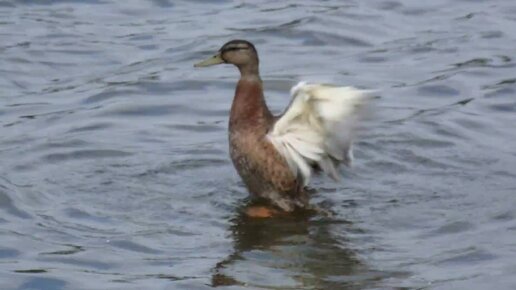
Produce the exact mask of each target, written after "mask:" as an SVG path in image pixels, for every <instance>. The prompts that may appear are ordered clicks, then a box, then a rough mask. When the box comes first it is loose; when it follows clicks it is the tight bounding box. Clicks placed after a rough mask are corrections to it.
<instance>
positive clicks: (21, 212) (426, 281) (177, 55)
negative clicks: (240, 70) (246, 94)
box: [0, 0, 516, 289]
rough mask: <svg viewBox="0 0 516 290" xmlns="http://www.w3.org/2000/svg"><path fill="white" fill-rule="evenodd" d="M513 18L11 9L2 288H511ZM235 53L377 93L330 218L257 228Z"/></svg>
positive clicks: (357, 11)
mask: <svg viewBox="0 0 516 290" xmlns="http://www.w3.org/2000/svg"><path fill="white" fill-rule="evenodd" d="M513 2H514V1H510V0H505V1H504V0H496V1H494V0H491V1H487V0H486V1H481V0H477V1H472V0H470V1H466V0H463V1H453V0H438V1H408V0H407V1H336V0H335V1H315V0H313V1H309V0H306V1H259V4H258V1H207V0H206V1H202V0H197V1H167V0H154V1H143V0H142V1H127V3H126V2H124V4H122V3H121V2H120V1H113V0H98V1H96V0H84V1H81V0H75V1H72V0H69V1H66V0H61V1H57V0H56V1H52V0H46V1H35V0H25V1H5V0H4V1H0V40H1V41H0V135H1V136H2V137H1V139H0V160H1V163H0V225H1V226H0V240H1V241H2V242H1V243H0V289H210V288H212V287H221V288H223V289H224V288H227V289H515V288H516V278H515V277H516V275H515V273H516V262H515V261H516V196H515V192H516V149H515V148H516V130H515V125H514V124H515V123H516V98H515V95H516V60H515V59H514V57H515V54H514V53H515V47H516V29H515V27H516V16H515V15H516V4H514V3H513ZM234 38H244V39H248V40H251V41H253V42H254V43H255V44H256V46H257V48H258V50H259V53H260V56H261V61H262V62H261V70H262V77H263V79H264V83H265V87H266V94H267V97H268V103H269V105H270V106H271V108H272V109H273V111H274V112H281V111H282V110H283V108H284V107H285V106H286V104H287V103H288V101H289V97H288V93H287V92H288V90H289V88H290V86H292V85H293V84H295V83H296V82H297V81H299V80H307V81H323V82H331V83H336V84H342V85H346V84H352V85H355V86H359V87H363V88H370V89H378V90H379V92H380V93H379V95H380V96H381V98H380V99H378V100H377V101H376V102H375V111H376V113H375V114H374V115H372V116H371V117H370V119H369V120H368V121H367V122H366V124H365V127H366V128H367V129H366V130H365V131H364V132H363V133H362V136H361V138H360V140H359V141H358V142H357V144H356V148H355V157H356V162H355V164H354V166H353V168H352V169H344V172H343V173H344V175H345V177H344V180H343V182H342V183H341V184H336V183H333V182H332V181H330V180H328V179H326V178H320V179H318V180H316V182H315V183H314V184H313V187H315V188H316V189H317V193H316V194H315V195H314V196H313V199H312V202H313V203H314V204H318V205H319V206H321V207H324V208H327V209H329V210H331V211H333V212H335V215H334V216H331V217H322V216H314V217H291V218H284V219H270V220H252V219H248V218H245V217H243V216H242V215H241V214H240V212H241V210H242V208H243V207H244V206H245V203H246V197H247V193H246V191H245V189H244V188H243V186H242V183H241V182H240V180H239V178H238V177H237V176H236V173H235V171H234V169H233V168H232V165H231V164H230V161H229V157H228V149H227V137H226V130H227V119H228V110H229V107H230V103H231V98H232V95H233V90H234V85H235V82H236V79H237V71H236V70H235V69H234V68H232V67H229V66H219V67H213V68H207V69H193V67H192V65H193V63H194V62H196V61H198V60H201V59H203V58H204V57H206V56H209V55H211V54H212V53H213V52H214V51H216V50H217V49H218V48H219V47H220V45H222V44H223V43H224V42H226V41H228V40H230V39H234Z"/></svg>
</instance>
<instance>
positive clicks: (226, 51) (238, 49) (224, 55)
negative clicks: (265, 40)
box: [194, 39, 258, 73]
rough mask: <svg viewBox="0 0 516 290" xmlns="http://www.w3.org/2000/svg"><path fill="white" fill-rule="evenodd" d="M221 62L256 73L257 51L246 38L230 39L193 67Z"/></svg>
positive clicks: (243, 71)
mask: <svg viewBox="0 0 516 290" xmlns="http://www.w3.org/2000/svg"><path fill="white" fill-rule="evenodd" d="M221 63H230V64H234V65H235V66H237V67H238V69H239V70H240V72H241V73H245V72H254V71H255V70H256V73H258V53H257V52H256V48H255V47H254V45H253V44H252V43H250V42H249V41H246V40H239V39H237V40H231V41H229V42H227V43H226V44H224V45H223V46H222V47H221V48H220V49H219V52H218V53H217V54H216V55H214V56H212V57H210V58H208V59H205V60H203V61H201V62H199V63H196V64H195V65H194V66H195V67H205V66H211V65H216V64H221Z"/></svg>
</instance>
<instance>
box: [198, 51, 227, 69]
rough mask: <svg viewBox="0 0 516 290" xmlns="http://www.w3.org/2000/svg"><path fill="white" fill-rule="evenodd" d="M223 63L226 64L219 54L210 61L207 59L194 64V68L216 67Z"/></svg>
mask: <svg viewBox="0 0 516 290" xmlns="http://www.w3.org/2000/svg"><path fill="white" fill-rule="evenodd" d="M221 63H224V60H223V59H222V57H221V56H220V53H218V54H216V55H214V56H212V57H210V58H208V59H205V60H203V61H201V62H198V63H196V64H194V67H205V66H210V65H216V64H221Z"/></svg>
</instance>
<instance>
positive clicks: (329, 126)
mask: <svg viewBox="0 0 516 290" xmlns="http://www.w3.org/2000/svg"><path fill="white" fill-rule="evenodd" d="M369 93H370V91H364V90H358V89H356V88H353V87H334V86H328V85H321V84H306V83H304V82H301V83H299V84H297V85H296V86H294V87H293V88H292V90H291V95H292V101H291V103H290V105H289V106H288V108H287V109H286V110H285V112H284V114H283V115H282V116H281V117H280V118H279V119H278V120H277V121H276V123H275V124H274V126H273V127H272V129H271V130H270V131H269V132H268V134H267V137H268V138H269V140H270V141H271V142H272V144H274V146H275V148H276V149H277V150H278V151H279V152H280V154H281V155H282V156H283V157H284V158H285V159H286V160H287V162H288V164H289V167H290V169H291V170H292V171H293V173H294V174H295V175H300V176H301V177H302V178H303V183H304V185H306V184H308V182H309V180H310V177H311V174H312V170H313V169H312V165H318V167H319V168H321V169H322V170H323V171H324V172H325V173H326V174H328V175H329V176H330V177H332V178H334V179H338V178H339V174H338V171H337V165H338V163H340V162H342V163H345V164H349V163H350V162H351V157H352V154H351V144H352V140H353V129H354V127H355V123H356V122H357V120H358V118H359V116H360V114H359V112H360V111H361V110H360V109H361V108H362V107H363V105H364V104H365V103H366V100H367V99H368V94H369Z"/></svg>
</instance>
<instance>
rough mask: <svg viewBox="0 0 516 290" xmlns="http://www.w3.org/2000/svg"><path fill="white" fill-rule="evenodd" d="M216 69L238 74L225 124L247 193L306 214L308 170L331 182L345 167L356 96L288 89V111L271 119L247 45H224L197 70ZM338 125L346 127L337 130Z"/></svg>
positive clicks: (339, 90)
mask: <svg viewBox="0 0 516 290" xmlns="http://www.w3.org/2000/svg"><path fill="white" fill-rule="evenodd" d="M218 63H232V64H234V65H236V66H237V67H238V68H239V70H240V80H239V81H238V83H237V86H236V90H235V96H234V99H233V104H232V107H231V113H230V118H229V148H230V155H231V159H232V161H233V164H234V166H235V168H236V170H237V171H238V173H239V175H240V176H241V178H242V180H243V181H244V183H245V185H246V187H247V188H248V190H249V192H250V193H251V194H253V195H254V196H258V197H262V198H265V199H267V200H268V201H270V202H271V203H272V205H274V206H276V207H277V208H279V209H281V210H283V211H287V212H290V211H293V210H295V209H297V208H307V207H308V206H309V204H308V195H307V193H306V191H305V189H304V188H305V186H306V184H307V183H308V181H309V179H310V175H311V173H312V171H313V170H314V168H319V169H321V170H322V171H324V172H326V173H327V174H329V175H330V176H331V177H333V178H337V173H336V166H337V165H338V163H339V162H344V163H349V161H350V158H351V155H350V153H351V152H350V150H351V139H350V137H351V136H350V130H351V126H350V125H351V123H352V122H351V121H352V118H351V116H352V115H353V114H352V113H354V112H355V110H354V108H353V107H352V106H355V105H357V104H359V103H360V100H362V96H363V94H362V92H360V91H358V90H355V89H352V88H349V87H348V88H336V87H329V86H322V85H306V84H304V83H300V84H299V85H297V86H296V87H294V88H293V89H292V95H293V100H292V102H291V104H290V106H289V107H288V108H287V110H286V111H285V112H284V114H283V115H281V116H277V117H275V116H273V115H272V113H271V112H270V110H269V108H268V107H267V104H266V102H265V98H264V94H263V85H262V81H261V79H260V75H259V70H258V55H257V52H256V49H255V48H254V46H253V45H252V44H251V43H249V42H247V41H243V40H234V41H230V42H228V43H226V44H225V45H224V46H223V47H222V48H221V49H220V51H219V54H217V55H216V56H214V57H213V58H210V59H208V60H206V61H204V62H201V63H199V64H198V65H197V66H207V65H212V64H218ZM334 97H335V98H334ZM343 121H348V123H350V124H347V125H346V126H345V127H343ZM336 129H337V130H340V129H342V130H343V131H342V132H340V131H337V132H335V131H333V130H336Z"/></svg>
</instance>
